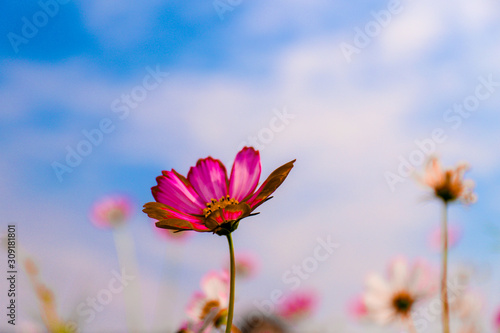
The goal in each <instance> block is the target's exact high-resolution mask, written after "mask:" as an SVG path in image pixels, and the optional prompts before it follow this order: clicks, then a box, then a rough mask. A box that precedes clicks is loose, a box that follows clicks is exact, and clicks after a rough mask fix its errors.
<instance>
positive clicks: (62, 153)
mask: <svg viewBox="0 0 500 333" xmlns="http://www.w3.org/2000/svg"><path fill="white" fill-rule="evenodd" d="M2 7H3V10H2V11H0V12H1V14H0V22H1V23H0V28H1V34H0V35H1V36H3V37H2V38H0V57H1V62H0V99H1V101H2V112H0V147H1V151H0V180H1V184H2V186H1V190H0V191H1V192H0V193H1V200H0V209H1V213H2V221H4V222H2V227H1V228H2V230H0V232H1V233H4V232H6V231H7V225H8V224H16V225H17V230H18V245H19V248H20V249H21V250H22V251H23V252H24V253H25V254H26V255H30V256H31V258H33V260H34V262H36V264H37V266H38V269H39V278H40V279H41V280H43V282H44V283H45V284H46V285H47V286H48V287H49V288H50V289H52V291H53V292H54V295H55V298H56V303H57V308H58V313H59V314H60V315H61V316H62V317H64V318H68V319H74V320H75V321H77V322H78V323H80V324H81V328H82V331H83V332H124V331H126V320H125V316H126V315H125V313H126V312H127V306H126V305H125V304H126V298H127V297H128V296H126V294H125V293H122V292H120V293H116V294H115V293H113V299H112V300H111V301H110V302H109V304H106V305H105V306H103V307H102V310H100V311H94V316H90V314H89V313H88V312H84V314H83V315H82V312H81V311H80V313H79V312H78V310H77V308H78V307H79V306H81V304H84V306H85V304H86V302H87V298H88V297H91V298H92V297H97V295H99V293H100V292H101V291H102V290H106V289H108V286H109V283H110V280H111V279H113V278H115V277H116V274H118V272H120V266H119V255H117V250H116V248H118V247H119V246H120V244H121V245H123V246H124V248H125V251H131V253H135V257H136V258H135V259H136V263H137V268H136V272H137V278H135V279H133V281H131V282H130V283H131V285H134V286H135V287H134V288H137V291H138V292H137V295H139V297H135V298H134V297H132V299H133V300H134V302H132V303H133V305H132V306H135V308H136V309H137V313H136V315H137V317H138V318H139V320H140V321H142V323H143V325H144V331H145V332H156V331H160V330H167V332H173V331H174V330H175V329H176V328H177V327H178V326H179V325H180V324H181V322H182V321H183V320H184V319H185V318H186V314H185V310H186V306H187V305H188V302H189V299H190V298H191V295H192V294H193V293H194V292H196V291H198V290H200V280H201V279H202V277H203V276H204V275H205V274H206V273H207V272H209V271H211V270H219V269H221V268H225V267H227V260H228V257H227V244H226V241H225V239H223V238H222V237H217V236H213V235H209V234H192V235H191V234H190V235H188V236H187V237H185V238H177V237H175V238H172V237H169V236H170V235H169V236H167V237H164V236H165V235H163V234H161V233H158V232H157V230H155V229H154V227H153V221H152V220H151V219H149V218H148V217H147V216H146V215H145V214H143V213H142V212H141V209H142V205H143V204H144V203H146V202H149V201H152V200H153V198H152V195H151V187H152V186H154V185H156V182H155V177H157V176H159V175H160V174H161V171H162V170H171V169H172V168H175V170H177V171H178V172H179V173H181V174H187V172H188V170H189V167H190V166H192V165H194V164H195V163H196V160H197V159H198V158H203V157H206V156H209V155H210V156H213V157H214V158H218V159H220V160H221V161H222V162H223V163H225V164H226V166H228V165H231V163H232V161H233V159H234V156H235V154H236V153H237V152H238V151H239V150H240V149H241V148H242V147H243V146H245V145H247V146H254V147H255V148H256V149H258V150H259V151H260V156H261V160H262V174H263V175H268V174H269V173H270V172H272V171H273V170H274V169H275V168H277V167H278V166H280V165H282V164H284V163H286V162H288V161H290V160H292V159H295V158H296V159H297V162H296V163H295V167H294V169H293V170H292V171H291V173H290V176H289V178H288V179H287V180H286V182H285V183H284V184H283V185H282V186H281V187H280V188H279V189H278V190H277V192H276V193H275V197H274V198H273V199H272V200H271V201H270V202H269V203H266V204H265V205H263V206H262V207H259V209H258V210H259V211H260V212H261V214H260V215H258V216H255V217H250V218H248V219H246V220H245V221H244V222H242V223H241V225H240V226H239V228H238V232H236V233H234V235H233V238H234V242H235V247H236V251H237V252H238V251H241V252H246V253H251V255H252V256H253V258H254V260H255V261H256V263H258V265H257V266H258V269H257V270H256V272H255V273H254V274H253V275H252V276H251V278H249V279H246V280H242V281H238V286H237V300H236V317H237V316H238V315H240V316H241V315H242V314H244V313H247V312H251V311H254V310H255V309H259V308H260V309H262V308H266V306H267V307H269V306H272V307H274V306H275V307H276V310H277V311H278V309H279V304H275V302H272V301H271V300H272V299H273V293H274V292H275V291H276V290H278V291H280V292H282V293H283V294H284V295H287V294H291V293H292V292H294V291H300V290H311V291H314V293H315V295H316V296H317V306H316V307H315V311H314V312H313V314H312V315H311V316H308V317H307V318H306V319H304V320H303V321H302V322H301V323H300V325H301V326H300V327H301V331H300V332H325V331H326V332H400V331H401V327H398V326H389V327H379V326H376V325H372V324H369V323H366V322H365V321H363V320H362V319H359V318H357V317H356V316H355V315H353V311H352V304H353V300H354V299H356V297H357V296H358V295H359V294H360V293H362V292H363V291H364V289H365V279H366V277H367V275H368V274H369V273H372V272H375V273H378V274H384V273H385V272H386V271H387V266H388V265H389V263H390V262H391V261H392V260H393V259H394V258H395V257H399V256H405V257H407V258H409V259H410V260H414V259H417V258H424V259H425V260H427V261H428V262H430V263H431V264H432V265H435V266H436V267H439V266H438V265H439V260H440V255H439V251H437V250H436V246H435V233H436V228H438V227H439V223H440V222H439V221H440V213H439V204H438V203H436V202H433V201H432V200H430V199H431V198H430V196H429V194H428V193H427V192H426V191H425V190H424V189H423V187H422V186H420V185H419V184H418V182H417V181H416V174H418V173H419V172H421V171H422V170H423V169H424V166H425V161H427V159H428V158H429V157H430V156H431V155H438V156H440V157H441V158H442V159H443V163H444V164H445V165H455V164H456V163H457V162H459V161H462V160H466V161H467V162H469V164H470V165H471V167H472V168H471V170H470V172H468V174H467V178H470V179H473V180H474V181H475V182H476V190H475V192H476V193H477V195H478V202H477V203H476V204H474V205H471V206H458V205H457V206H453V207H452V208H451V209H450V215H449V219H450V227H453V228H454V230H455V231H456V234H455V236H456V237H455V243H454V245H453V247H452V248H451V249H450V272H451V274H459V272H463V271H466V272H468V273H467V274H469V275H470V285H471V288H472V289H473V291H474V292H475V293H476V294H477V295H479V296H478V298H479V299H480V304H482V306H483V310H482V313H481V314H482V316H481V318H482V319H481V325H482V327H483V329H484V332H494V328H493V322H494V317H495V315H496V313H498V311H500V310H499V309H500V284H499V283H498V281H500V268H499V267H500V266H499V264H498V263H499V262H500V221H499V216H500V209H499V205H498V202H499V198H500V195H499V193H500V171H499V170H500V154H498V149H497V145H498V144H497V142H499V141H500V131H499V128H500V127H499V126H500V113H499V110H500V63H499V62H498V59H499V56H500V46H499V45H500V43H499V40H498V38H499V37H498V36H499V35H500V34H499V32H500V20H499V18H500V4H499V3H498V2H495V1H491V0H478V1H475V2H470V1H464V0H459V1H455V2H453V3H449V2H444V1H438V2H435V1H428V0H424V1H418V2H417V1H401V2H397V1H392V2H386V1H371V2H368V1H362V2H357V3H353V2H349V1H337V2H334V3H332V2H326V1H309V2H307V3H305V2H299V1H275V2H273V3H272V4H269V3H268V2H265V1H251V2H250V1H229V0H228V1H222V0H221V1H190V2H182V1H171V2H167V3H165V2H160V1H149V2H147V3H139V2H133V1H122V2H115V1H109V2H102V1H94V0H89V1H79V0H74V1H50V0H45V1H44V0H42V1H41V2H34V1H15V2H12V1H11V2H7V3H5V4H3V5H2ZM40 13H42V14H40ZM44 18H46V19H44ZM261 180H262V179H261ZM115 193H119V194H123V195H126V196H127V197H128V198H130V201H131V211H130V215H129V216H128V219H127V223H126V225H125V227H124V228H123V230H122V231H123V234H122V235H121V236H120V235H119V236H116V235H115V234H114V232H113V231H111V230H107V229H99V228H96V227H95V225H93V224H92V223H91V220H92V209H93V207H94V206H93V205H94V204H95V203H96V202H98V201H99V200H101V199H102V198H103V197H105V196H107V195H110V194H115ZM433 235H434V236H433ZM120 237H121V238H120ZM433 239H434V241H433ZM329 242H330V243H333V244H335V247H331V250H332V251H325V252H321V255H322V256H320V257H321V258H318V256H317V254H318V251H319V250H316V249H317V248H318V246H320V247H321V246H322V244H324V243H329ZM131 244H133V247H132V245H131ZM433 244H434V245H433ZM325 253H327V254H328V255H327V256H326V257H325V256H323V255H324V254H325ZM2 256H3V255H2ZM323 258H324V260H323ZM1 262H4V260H3V259H2V260H1ZM3 265H4V264H3V263H2V266H1V267H4V266H3ZM297 267H298V268H299V269H301V270H302V273H301V274H299V273H298V271H297ZM4 282H5V281H2V283H1V284H0V286H1V291H0V292H2V293H3V292H4V290H6V288H7V286H6V285H5V287H4ZM18 287H19V290H20V293H19V295H18V300H19V308H18V323H19V324H22V323H23V324H24V325H27V326H26V327H28V326H30V327H33V329H34V330H35V332H36V327H39V326H40V324H41V322H40V320H39V306H38V303H37V302H38V301H37V299H36V296H35V293H34V291H33V289H32V285H31V284H30V280H29V278H28V276H26V275H23V274H20V275H19V281H18ZM125 290H126V289H125ZM269 304H271V305H269ZM0 305H1V307H2V308H5V307H4V306H6V303H5V299H4V298H3V297H2V298H1V299H0ZM129 306H130V305H129ZM84 308H85V309H87V310H88V309H89V308H88V307H84ZM81 309H82V308H81ZM89 311H90V310H89ZM354 312H356V311H354ZM91 317H93V318H92V319H91V320H90V318H91ZM236 319H237V318H236ZM236 322H237V321H236ZM429 324H430V326H432V325H438V324H439V319H436V320H435V322H433V321H432V320H431V322H430V323H429ZM297 327H299V326H297ZM8 329H10V327H9V326H7V323H6V320H4V319H2V321H1V322H0V331H2V332H4V331H6V330H8ZM21 331H23V330H21ZM431 331H432V330H429V332H431ZM23 332H24V331H23Z"/></svg>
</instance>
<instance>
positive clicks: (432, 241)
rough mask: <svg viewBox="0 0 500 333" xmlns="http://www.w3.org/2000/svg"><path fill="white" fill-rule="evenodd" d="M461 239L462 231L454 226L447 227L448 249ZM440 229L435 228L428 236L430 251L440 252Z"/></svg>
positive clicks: (441, 240) (441, 239)
mask: <svg viewBox="0 0 500 333" xmlns="http://www.w3.org/2000/svg"><path fill="white" fill-rule="evenodd" d="M461 238H462V229H461V228H460V227H458V226H456V225H451V226H449V227H448V247H453V246H455V245H456V244H457V243H458V242H459V241H460V239H461ZM442 243H443V238H442V229H441V227H438V228H435V229H434V230H432V232H431V233H430V234H429V245H430V247H431V249H433V250H436V251H441V249H442V247H443V245H442Z"/></svg>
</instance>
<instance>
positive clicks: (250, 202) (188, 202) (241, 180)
mask: <svg viewBox="0 0 500 333" xmlns="http://www.w3.org/2000/svg"><path fill="white" fill-rule="evenodd" d="M294 162H295V160H293V161H290V162H288V163H286V164H284V165H283V166H281V167H279V168H278V169H276V170H275V171H273V172H272V173H271V174H270V175H269V177H268V178H267V179H266V180H265V181H264V183H263V184H262V185H261V186H260V187H259V188H258V189H257V190H256V188H257V184H258V182H259V178H260V173H261V166H260V155H259V152H258V151H256V150H255V149H253V148H251V147H244V148H243V149H242V150H241V151H240V152H239V153H238V154H237V155H236V158H235V161H234V164H233V167H232V169H231V175H230V177H229V178H228V177H227V172H226V167H225V166H224V164H222V163H221V162H220V161H219V160H217V159H214V158H212V157H207V158H205V159H200V160H198V162H197V163H196V166H194V167H191V169H190V170H189V172H188V175H187V178H186V177H184V176H182V175H180V174H179V173H177V171H175V170H174V169H172V171H163V175H162V176H159V177H157V178H156V181H157V182H158V185H157V186H154V187H153V188H152V189H151V191H152V193H153V197H154V198H155V200H156V202H148V203H147V204H145V205H144V210H143V211H144V212H145V213H146V214H148V216H149V217H151V218H153V219H156V220H158V222H156V226H157V227H159V228H164V229H171V230H175V231H186V230H194V231H198V232H213V233H217V234H218V235H227V234H229V233H231V232H232V231H234V230H235V229H236V228H237V227H238V223H239V221H240V220H241V219H243V218H245V217H247V216H250V215H254V214H252V212H253V211H254V210H255V209H256V208H257V207H259V206H260V205H261V204H263V203H264V202H265V201H267V200H268V199H270V195H271V194H272V193H273V192H274V191H275V190H276V189H277V188H278V187H279V186H280V185H281V184H282V183H283V181H284V180H285V178H286V177H287V175H288V173H289V172H290V170H291V169H292V167H293V163H294Z"/></svg>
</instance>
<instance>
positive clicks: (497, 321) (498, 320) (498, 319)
mask: <svg viewBox="0 0 500 333" xmlns="http://www.w3.org/2000/svg"><path fill="white" fill-rule="evenodd" d="M493 327H494V328H495V330H497V331H498V332H499V333H500V308H499V309H498V310H497V313H496V315H495V318H494V320H493Z"/></svg>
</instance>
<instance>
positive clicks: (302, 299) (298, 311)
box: [277, 291, 318, 321]
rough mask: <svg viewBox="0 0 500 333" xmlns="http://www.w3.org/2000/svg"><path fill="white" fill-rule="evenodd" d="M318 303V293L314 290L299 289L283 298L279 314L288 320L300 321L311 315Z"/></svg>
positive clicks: (278, 310)
mask: <svg viewBox="0 0 500 333" xmlns="http://www.w3.org/2000/svg"><path fill="white" fill-rule="evenodd" d="M317 305H318V298H317V295H316V294H315V293H314V292H312V291H298V292H294V293H291V294H289V295H287V296H285V297H284V298H283V300H282V301H281V302H280V304H279V305H278V309H277V314H278V315H279V316H281V317H282V318H284V319H286V320H291V321H298V320H301V319H304V318H306V317H309V316H311V315H312V314H313V312H314V311H315V310H316V307H317Z"/></svg>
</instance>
